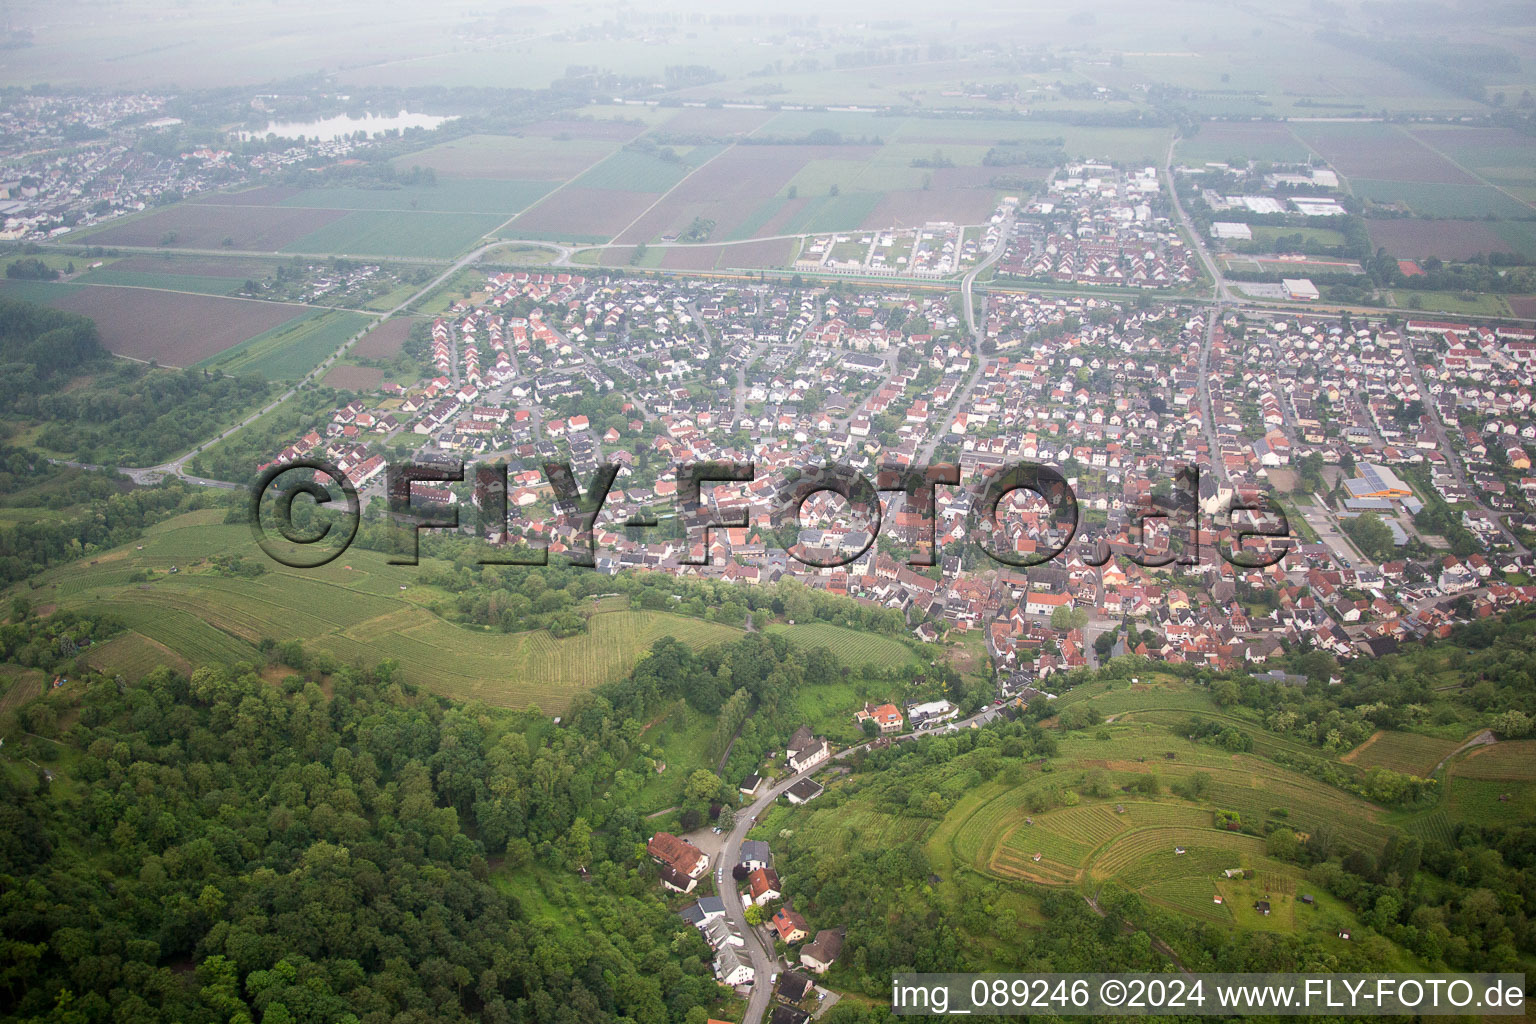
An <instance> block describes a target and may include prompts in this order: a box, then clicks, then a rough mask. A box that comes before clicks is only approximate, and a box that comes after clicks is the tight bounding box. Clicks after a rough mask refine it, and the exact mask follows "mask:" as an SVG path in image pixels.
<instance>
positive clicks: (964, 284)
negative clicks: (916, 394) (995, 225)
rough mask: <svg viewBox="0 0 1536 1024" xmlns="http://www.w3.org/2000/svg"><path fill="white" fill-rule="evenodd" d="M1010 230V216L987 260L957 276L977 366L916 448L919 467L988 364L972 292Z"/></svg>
mask: <svg viewBox="0 0 1536 1024" xmlns="http://www.w3.org/2000/svg"><path fill="white" fill-rule="evenodd" d="M1012 233H1013V219H1012V218H1011V217H1010V218H1009V219H1007V220H1005V221H1003V224H1002V228H1001V229H1000V230H999V231H998V234H997V244H996V245H994V246H993V247H992V251H991V252H989V253H988V254H987V257H986V259H984V260H982V261H981V262H980V263H978V264H976V265H975V266H974V267H972V268H971V269H970V270H968V271H966V274H965V276H964V277H963V278H961V279H960V302H961V304H962V307H963V309H964V310H965V326H966V329H967V330H969V331H970V332H971V351H972V352H974V353H975V354H976V355H975V358H976V365H975V367H973V368H972V370H971V375H970V376H969V377H967V378H966V379H965V384H964V385H963V386H962V387H961V388H960V390H959V392H958V393H956V395H955V397H954V398H953V399H952V400H951V401H950V403H949V409H948V412H946V413H945V414H944V419H943V421H942V422H940V423H937V424H935V425H934V428H933V432H932V433H931V434H930V435H929V436H928V440H927V442H926V443H925V444H924V445H923V447H922V448H921V449H919V451H918V458H917V459H916V464H917V465H919V466H923V465H927V464H928V463H930V462H932V461H933V453H934V451H935V450H936V449H937V448H938V447H939V445H940V444H942V443H943V441H944V438H945V437H946V436H948V434H949V428H950V425H951V424H952V423H954V422H955V417H956V416H957V415H959V413H960V410H961V409H964V408H965V406H966V403H967V402H969V401H970V399H971V392H972V391H974V390H976V384H977V382H978V381H980V380H981V371H982V369H983V368H985V367H986V365H987V360H986V358H985V357H983V356H982V354H981V342H982V335H983V328H985V327H986V320H985V318H983V320H982V325H981V327H977V326H976V303H975V300H974V298H973V292H974V289H975V285H976V278H977V276H978V275H980V274H981V272H982V271H983V270H986V269H987V268H988V267H990V266H991V265H992V264H994V263H996V262H997V261H998V260H1000V259H1002V256H1003V251H1004V250H1005V249H1007V248H1008V236H1009V235H1011V234H1012Z"/></svg>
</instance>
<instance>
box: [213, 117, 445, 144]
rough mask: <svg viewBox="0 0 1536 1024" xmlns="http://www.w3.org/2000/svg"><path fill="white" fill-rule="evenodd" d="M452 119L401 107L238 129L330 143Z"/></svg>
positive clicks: (250, 134) (247, 135) (248, 134)
mask: <svg viewBox="0 0 1536 1024" xmlns="http://www.w3.org/2000/svg"><path fill="white" fill-rule="evenodd" d="M452 120H454V118H452V117H439V116H438V115H436V114H412V113H408V112H406V111H404V110H402V111H400V113H398V114H395V115H393V116H390V115H386V114H364V115H363V116H362V117H352V116H350V115H348V114H338V115H337V116H336V117H327V118H323V119H321V120H318V121H273V122H272V123H271V124H269V125H267V127H266V130H264V131H260V132H241V133H240V137H241V138H242V139H251V138H257V139H264V138H266V137H267V136H268V135H276V136H277V137H278V138H280V139H297V138H306V139H319V140H321V141H322V142H333V141H335V140H336V139H340V138H344V137H346V136H349V135H355V134H357V133H358V132H367V133H368V137H369V138H372V137H373V136H375V135H380V134H383V133H384V132H392V131H405V130H406V129H407V128H426V129H428V130H431V129H433V128H436V127H437V126H439V125H441V124H445V123H447V122H449V121H452Z"/></svg>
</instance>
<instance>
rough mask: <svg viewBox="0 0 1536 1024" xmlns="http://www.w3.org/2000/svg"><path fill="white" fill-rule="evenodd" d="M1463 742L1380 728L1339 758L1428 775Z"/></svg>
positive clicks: (1376, 766)
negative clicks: (1379, 730)
mask: <svg viewBox="0 0 1536 1024" xmlns="http://www.w3.org/2000/svg"><path fill="white" fill-rule="evenodd" d="M1458 746H1460V742H1459V741H1458V740H1448V739H1443V738H1441V737H1439V736H1420V735H1419V734H1417V733H1411V732H1378V733H1375V734H1373V735H1372V736H1371V737H1370V738H1369V739H1367V740H1366V741H1365V742H1364V743H1362V744H1360V746H1358V747H1356V748H1355V749H1354V750H1351V751H1350V752H1349V753H1347V754H1345V755H1344V756H1343V757H1342V758H1340V760H1342V761H1343V762H1344V763H1346V764H1354V765H1357V766H1358V767H1360V768H1389V769H1391V770H1392V771H1394V772H1402V773H1404V774H1406V775H1417V776H1419V777H1420V778H1426V777H1428V776H1429V774H1430V773H1431V772H1433V771H1434V770H1435V765H1437V764H1439V763H1440V760H1441V759H1442V758H1443V757H1445V756H1446V755H1447V754H1449V753H1450V752H1451V751H1453V750H1455V749H1456V748H1457V747H1458Z"/></svg>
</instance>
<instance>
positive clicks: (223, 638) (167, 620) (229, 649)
mask: <svg viewBox="0 0 1536 1024" xmlns="http://www.w3.org/2000/svg"><path fill="white" fill-rule="evenodd" d="M92 607H93V608H100V609H101V610H102V611H107V612H111V613H112V614H113V615H115V616H117V617H118V618H119V619H122V620H123V622H124V623H125V624H126V625H128V626H129V627H131V628H132V629H135V630H137V631H138V632H140V633H142V634H144V635H145V636H147V637H149V638H150V639H151V640H156V641H159V642H160V643H162V644H165V645H166V646H167V647H169V648H170V649H171V650H173V651H175V652H176V653H177V654H180V655H181V656H182V657H184V658H186V659H187V660H188V661H191V662H194V663H198V664H201V663H210V664H214V663H216V664H232V663H234V662H237V661H248V662H251V663H252V664H258V663H260V661H261V656H260V653H259V652H258V651H257V650H256V648H255V647H253V646H251V645H250V644H248V643H245V642H243V641H241V640H239V639H237V638H235V637H233V636H230V635H229V634H228V633H224V632H221V631H219V630H218V629H215V628H214V627H213V626H210V625H209V624H208V623H206V622H204V621H203V620H202V619H200V618H198V617H197V616H195V615H193V614H191V613H190V612H186V611H183V610H181V609H179V608H169V607H164V606H155V605H151V604H148V603H143V602H134V601H101V602H99V603H97V604H93V605H92Z"/></svg>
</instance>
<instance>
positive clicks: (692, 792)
mask: <svg viewBox="0 0 1536 1024" xmlns="http://www.w3.org/2000/svg"><path fill="white" fill-rule="evenodd" d="M683 795H684V796H686V797H688V798H689V799H691V800H713V799H714V798H715V797H717V796H719V795H720V776H718V775H716V774H715V773H714V772H712V771H709V770H708V769H706V768H700V769H698V770H697V771H695V772H694V773H693V774H692V775H690V776H688V781H687V782H686V783H685V784H684V786H683Z"/></svg>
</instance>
